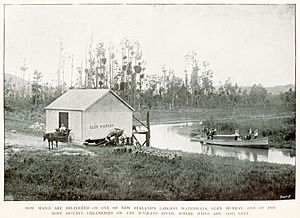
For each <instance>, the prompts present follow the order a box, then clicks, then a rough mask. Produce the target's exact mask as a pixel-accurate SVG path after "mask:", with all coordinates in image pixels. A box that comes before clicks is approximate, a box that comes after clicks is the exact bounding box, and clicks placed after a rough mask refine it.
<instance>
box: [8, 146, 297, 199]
mask: <svg viewBox="0 0 300 218" xmlns="http://www.w3.org/2000/svg"><path fill="white" fill-rule="evenodd" d="M24 146H25V145H24ZM11 147H14V145H11ZM7 149H10V148H7ZM81 149H83V150H85V152H83V151H82V152H79V153H78V152H77V153H71V152H65V150H66V148H65V147H64V146H60V147H59V148H57V149H55V150H52V151H49V150H48V149H47V148H46V147H45V148H44V149H33V150H32V149H30V150H27V149H23V150H18V151H14V152H13V151H12V152H9V151H8V152H7V153H9V155H8V156H6V164H5V172H4V178H5V183H4V184H5V196H8V197H9V198H10V199H11V198H12V196H13V199H14V200H280V199H281V196H290V199H294V198H295V166H291V165H278V164H270V163H258V162H249V161H241V160H237V159H235V158H223V157H210V156H207V155H202V154H190V153H185V152H181V153H180V155H181V158H180V159H179V158H176V159H172V160H169V159H160V158H156V157H153V156H147V155H139V154H133V153H115V152H114V149H113V148H111V147H106V148H99V147H87V148H81ZM77 150H78V149H77Z"/></svg>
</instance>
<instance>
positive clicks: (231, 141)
mask: <svg viewBox="0 0 300 218" xmlns="http://www.w3.org/2000/svg"><path fill="white" fill-rule="evenodd" d="M193 140H194V141H199V142H201V143H202V144H208V145H220V146H232V147H245V148H269V139H268V137H263V138H258V139H250V140H235V138H234V135H219V136H218V135H215V136H214V138H213V139H207V138H194V139H193Z"/></svg>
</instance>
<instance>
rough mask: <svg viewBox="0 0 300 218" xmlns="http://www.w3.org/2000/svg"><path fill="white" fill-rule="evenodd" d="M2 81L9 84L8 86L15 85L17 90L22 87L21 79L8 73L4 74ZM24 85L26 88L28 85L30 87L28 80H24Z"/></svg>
mask: <svg viewBox="0 0 300 218" xmlns="http://www.w3.org/2000/svg"><path fill="white" fill-rule="evenodd" d="M4 81H5V82H9V83H10V84H15V86H16V88H17V89H19V88H21V87H22V85H23V79H22V78H20V77H18V76H16V75H13V74H10V73H5V74H4ZM24 85H25V86H28V85H30V82H29V81H28V80H24Z"/></svg>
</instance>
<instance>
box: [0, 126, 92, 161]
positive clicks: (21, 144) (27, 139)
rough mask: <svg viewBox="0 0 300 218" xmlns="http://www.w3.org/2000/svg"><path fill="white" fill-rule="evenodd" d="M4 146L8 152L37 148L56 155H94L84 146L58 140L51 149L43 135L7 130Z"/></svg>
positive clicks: (36, 149)
mask: <svg viewBox="0 0 300 218" xmlns="http://www.w3.org/2000/svg"><path fill="white" fill-rule="evenodd" d="M4 144H5V145H4V148H5V153H6V154H9V153H10V154H11V153H15V152H18V151H22V150H35V151H41V152H52V153H54V154H55V155H94V153H93V152H90V151H88V150H87V149H86V148H85V147H83V146H78V145H69V144H68V143H62V142H58V148H56V147H55V145H54V149H53V150H52V149H51V150H49V148H48V142H47V141H45V142H44V141H43V138H42V137H38V136H33V135H26V134H24V133H20V132H16V133H13V132H9V131H6V132H5V137H4Z"/></svg>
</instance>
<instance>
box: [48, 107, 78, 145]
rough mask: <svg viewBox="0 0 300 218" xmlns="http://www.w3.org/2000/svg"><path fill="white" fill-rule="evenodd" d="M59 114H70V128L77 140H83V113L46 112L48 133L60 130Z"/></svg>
mask: <svg viewBox="0 0 300 218" xmlns="http://www.w3.org/2000/svg"><path fill="white" fill-rule="evenodd" d="M59 112H67V113H68V114H69V123H68V126H69V128H70V129H72V132H73V134H74V137H75V139H77V140H82V112H81V111H67V110H46V132H54V131H55V129H56V128H59Z"/></svg>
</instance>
